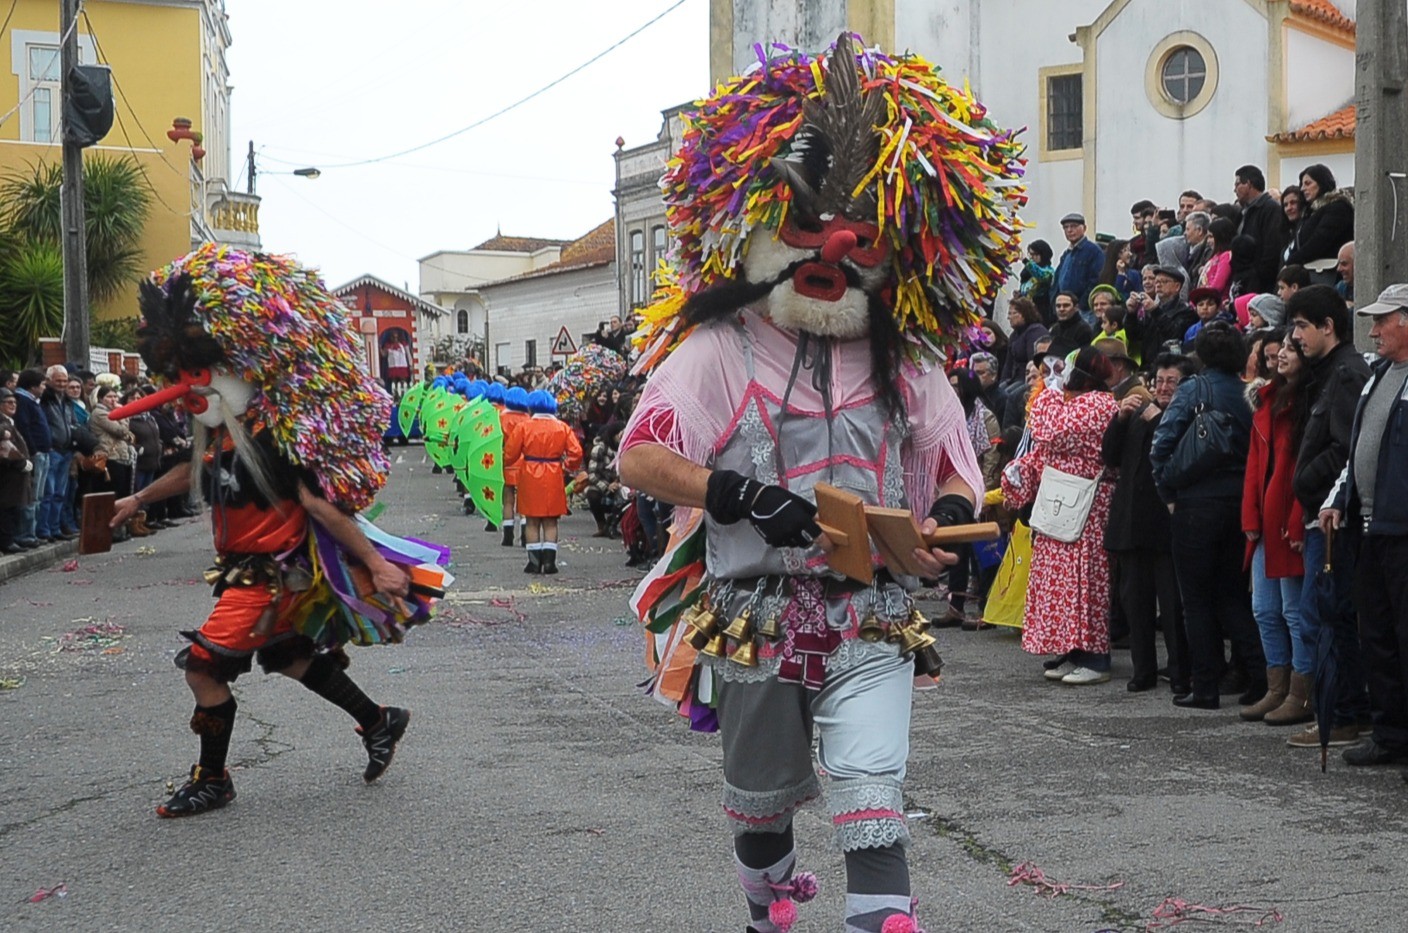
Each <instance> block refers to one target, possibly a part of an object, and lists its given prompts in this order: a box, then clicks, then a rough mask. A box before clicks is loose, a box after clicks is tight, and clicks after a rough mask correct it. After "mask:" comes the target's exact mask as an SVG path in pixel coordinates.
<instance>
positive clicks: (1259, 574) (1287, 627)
mask: <svg viewBox="0 0 1408 933" xmlns="http://www.w3.org/2000/svg"><path fill="white" fill-rule="evenodd" d="M1304 589H1305V578H1304V577H1281V578H1278V579H1274V580H1273V579H1270V578H1268V577H1267V576H1266V542H1265V541H1260V542H1257V546H1256V552H1255V553H1254V554H1253V555H1252V615H1253V616H1255V617H1256V627H1257V629H1258V630H1260V632H1261V650H1262V651H1263V652H1265V654H1266V666H1267V667H1286V666H1288V665H1289V666H1290V667H1291V669H1292V670H1294V671H1295V672H1296V673H1297V674H1305V675H1306V676H1310V675H1311V674H1313V673H1315V654H1314V651H1313V650H1312V649H1311V648H1310V647H1308V646H1307V645H1306V643H1305V629H1304V626H1303V625H1302V624H1301V618H1300V603H1301V597H1302V594H1303V592H1304Z"/></svg>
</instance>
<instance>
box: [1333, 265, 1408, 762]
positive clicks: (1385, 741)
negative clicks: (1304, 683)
mask: <svg viewBox="0 0 1408 933" xmlns="http://www.w3.org/2000/svg"><path fill="white" fill-rule="evenodd" d="M1354 313H1355V315H1356V316H1358V317H1367V318H1370V319H1372V321H1373V326H1372V327H1371V328H1370V330H1369V336H1370V337H1371V338H1372V339H1373V341H1374V350H1375V351H1376V352H1377V353H1378V355H1379V359H1378V361H1377V362H1376V363H1374V365H1373V367H1372V372H1371V375H1370V376H1369V381H1368V382H1367V383H1365V384H1364V391H1363V392H1362V393H1360V396H1359V404H1358V406H1357V407H1356V409H1355V412H1354V428H1353V431H1352V432H1351V434H1350V443H1349V463H1348V464H1346V465H1345V468H1344V470H1343V471H1342V472H1341V473H1340V477H1339V481H1338V482H1336V483H1335V486H1334V488H1333V490H1332V491H1331V493H1330V497H1329V499H1328V500H1327V501H1326V503H1325V508H1324V509H1323V510H1322V511H1321V512H1320V527H1321V530H1323V531H1324V532H1325V533H1326V534H1328V533H1329V531H1330V529H1331V528H1341V527H1343V528H1345V529H1346V530H1347V531H1348V532H1349V534H1350V536H1351V540H1352V539H1353V538H1355V537H1357V538H1358V541H1359V544H1358V558H1357V560H1356V561H1355V565H1354V606H1355V608H1356V609H1357V610H1358V612H1359V636H1360V639H1361V645H1362V646H1363V652H1364V663H1365V667H1366V673H1367V675H1368V678H1367V679H1368V681H1369V701H1370V704H1371V706H1372V708H1373V714H1374V731H1373V735H1372V737H1371V738H1370V740H1369V743H1368V744H1367V745H1358V746H1355V747H1354V748H1350V749H1346V750H1345V753H1344V759H1345V761H1346V762H1348V763H1349V764H1355V765H1381V764H1388V763H1390V762H1394V761H1408V652H1405V651H1404V650H1403V646H1404V644H1405V643H1408V575H1405V574H1404V573H1403V568H1404V567H1405V566H1408V432H1405V431H1404V430H1403V429H1402V425H1403V424H1404V423H1405V419H1408V284H1400V285H1390V286H1389V287H1388V288H1386V289H1384V291H1383V293H1382V294H1381V295H1379V300H1378V301H1376V302H1374V303H1373V304H1371V305H1366V306H1364V307H1361V308H1357V309H1355V312H1354ZM1404 779H1405V780H1408V775H1406V776H1405V778H1404Z"/></svg>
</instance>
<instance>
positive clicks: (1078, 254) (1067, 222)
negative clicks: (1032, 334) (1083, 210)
mask: <svg viewBox="0 0 1408 933" xmlns="http://www.w3.org/2000/svg"><path fill="white" fill-rule="evenodd" d="M1061 232H1062V233H1064V234H1065V235H1066V242H1067V243H1068V244H1070V245H1069V246H1067V247H1066V251H1065V252H1064V253H1062V254H1061V264H1060V265H1059V266H1057V267H1056V279H1055V281H1054V282H1053V283H1052V286H1051V293H1052V294H1053V295H1054V294H1058V293H1060V292H1070V293H1071V294H1073V295H1075V296H1076V299H1077V306H1078V307H1079V308H1080V309H1081V310H1082V311H1089V310H1090V290H1091V289H1092V288H1094V287H1095V286H1096V285H1097V284H1098V283H1099V282H1100V269H1101V268H1102V267H1103V266H1104V265H1105V251H1104V250H1102V249H1101V248H1100V247H1098V246H1096V245H1095V244H1094V243H1092V242H1090V241H1089V240H1088V239H1086V237H1085V217H1084V216H1082V215H1080V214H1074V213H1072V214H1067V215H1066V216H1065V217H1062V218H1061Z"/></svg>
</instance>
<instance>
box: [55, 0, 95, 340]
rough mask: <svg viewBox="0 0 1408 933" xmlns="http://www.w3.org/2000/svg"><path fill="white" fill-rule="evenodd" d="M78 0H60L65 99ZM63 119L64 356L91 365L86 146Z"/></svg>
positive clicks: (73, 62) (73, 59)
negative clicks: (84, 164) (84, 161)
mask: <svg viewBox="0 0 1408 933" xmlns="http://www.w3.org/2000/svg"><path fill="white" fill-rule="evenodd" d="M78 4H79V0H60V7H59V35H60V36H63V45H62V46H60V49H59V74H60V77H59V81H60V90H61V93H62V95H63V98H64V101H65V103H66V102H67V100H68V96H69V95H70V94H72V93H73V81H71V80H70V76H71V75H72V74H73V69H74V68H75V67H77V65H78V26H77V22H78ZM67 123H68V121H67V120H64V121H63V124H64V125H63V128H62V132H63V161H64V178H63V185H62V187H61V189H60V194H59V201H60V205H61V211H62V215H63V218H62V220H63V258H64V356H65V358H66V359H68V360H71V361H74V362H77V363H80V364H82V365H83V366H87V365H88V247H87V241H86V239H85V230H84V217H83V147H82V146H80V145H79V144H78V143H77V142H74V141H73V139H72V137H71V135H70V133H69V127H68V126H67Z"/></svg>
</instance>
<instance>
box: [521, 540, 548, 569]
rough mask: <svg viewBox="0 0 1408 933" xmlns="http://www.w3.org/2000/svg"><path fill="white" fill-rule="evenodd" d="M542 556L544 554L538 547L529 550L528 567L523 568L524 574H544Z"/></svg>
mask: <svg viewBox="0 0 1408 933" xmlns="http://www.w3.org/2000/svg"><path fill="white" fill-rule="evenodd" d="M542 554H543V552H542V551H540V550H538V547H537V545H534V546H533V547H530V548H528V563H527V565H526V566H525V567H524V568H523V572H524V573H538V574H540V573H542V572H543V557H542Z"/></svg>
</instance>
